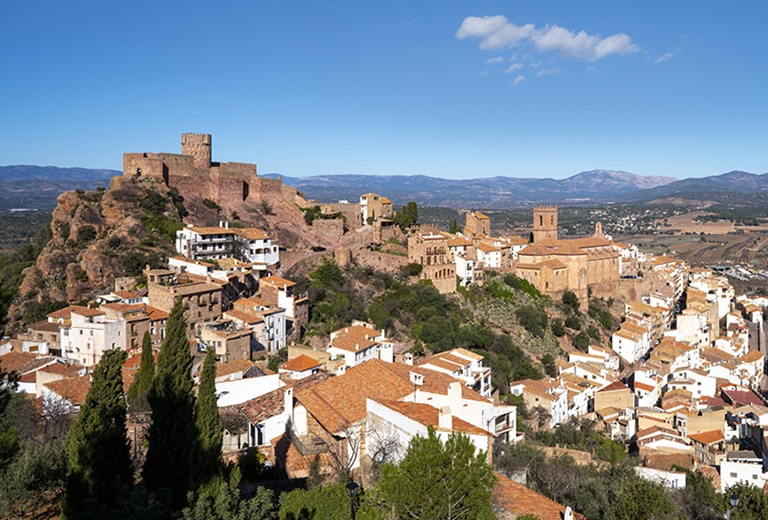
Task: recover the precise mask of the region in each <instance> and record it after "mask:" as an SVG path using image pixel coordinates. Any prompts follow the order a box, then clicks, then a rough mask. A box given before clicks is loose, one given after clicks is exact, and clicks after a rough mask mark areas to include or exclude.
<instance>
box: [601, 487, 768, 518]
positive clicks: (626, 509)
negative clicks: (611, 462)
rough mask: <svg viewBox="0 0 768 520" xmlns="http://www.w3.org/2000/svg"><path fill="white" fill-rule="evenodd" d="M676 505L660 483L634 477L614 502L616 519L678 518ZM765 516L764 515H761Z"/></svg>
mask: <svg viewBox="0 0 768 520" xmlns="http://www.w3.org/2000/svg"><path fill="white" fill-rule="evenodd" d="M676 513H677V505H676V504H675V502H674V501H673V500H672V497H671V496H670V495H669V493H668V492H667V490H666V489H665V488H664V486H662V485H661V484H657V483H655V482H650V481H648V480H645V479H642V478H636V479H633V480H632V481H630V482H629V484H628V485H627V486H626V487H625V489H624V491H622V493H621V494H620V495H619V497H618V500H617V502H616V509H615V518H616V520H647V519H649V518H659V519H662V518H669V519H672V518H679V516H678V515H676ZM762 518H765V517H762Z"/></svg>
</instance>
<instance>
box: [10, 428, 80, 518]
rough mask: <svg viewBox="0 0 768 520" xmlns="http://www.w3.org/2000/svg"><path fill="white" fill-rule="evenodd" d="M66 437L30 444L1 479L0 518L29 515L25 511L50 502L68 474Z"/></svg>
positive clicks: (62, 485)
mask: <svg viewBox="0 0 768 520" xmlns="http://www.w3.org/2000/svg"><path fill="white" fill-rule="evenodd" d="M67 442H68V441H67V438H66V437H61V438H58V439H55V440H53V441H52V442H47V443H45V444H39V445H38V444H37V443H29V444H28V445H27V446H26V447H25V449H24V450H23V451H21V452H20V453H19V455H18V456H17V457H16V458H15V459H13V461H12V462H11V464H10V465H9V466H8V468H7V469H6V470H5V471H4V472H3V474H2V478H0V517H2V518H26V517H25V516H24V513H25V512H29V511H34V510H37V509H39V508H42V507H44V506H45V505H46V504H47V505H50V500H51V496H56V495H57V494H58V493H59V492H60V491H61V489H62V488H63V487H64V482H65V479H66V476H67Z"/></svg>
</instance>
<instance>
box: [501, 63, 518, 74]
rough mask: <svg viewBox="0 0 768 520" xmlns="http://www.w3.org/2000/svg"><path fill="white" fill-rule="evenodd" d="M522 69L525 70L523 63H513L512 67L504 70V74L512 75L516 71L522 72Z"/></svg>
mask: <svg viewBox="0 0 768 520" xmlns="http://www.w3.org/2000/svg"><path fill="white" fill-rule="evenodd" d="M522 68H523V64H522V63H513V64H512V65H510V66H509V67H507V68H506V69H504V74H512V73H513V72H515V71H516V70H520V69H522Z"/></svg>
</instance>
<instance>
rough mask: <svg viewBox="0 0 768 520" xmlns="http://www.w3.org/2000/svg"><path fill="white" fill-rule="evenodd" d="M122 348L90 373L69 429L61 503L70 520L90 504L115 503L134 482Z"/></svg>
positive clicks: (103, 359)
mask: <svg viewBox="0 0 768 520" xmlns="http://www.w3.org/2000/svg"><path fill="white" fill-rule="evenodd" d="M125 355H126V354H125V352H124V351H122V350H108V351H106V352H105V353H104V355H103V356H102V358H101V361H99V363H98V365H96V366H95V367H94V369H93V371H92V372H91V378H92V381H91V388H90V390H88V395H87V396H86V398H85V403H83V405H82V406H81V407H80V413H79V414H78V417H77V421H76V422H75V424H74V425H72V429H71V430H70V438H69V445H68V447H67V451H68V453H69V473H68V474H67V483H66V489H65V494H64V501H63V503H62V512H63V514H64V516H65V517H66V518H79V517H81V515H82V514H83V512H84V511H85V510H86V509H87V508H88V507H90V506H89V504H90V503H91V502H93V503H96V504H103V505H107V506H110V505H113V504H115V503H116V501H117V494H118V489H119V488H121V487H122V486H129V485H130V484H131V483H132V477H133V466H132V465H131V456H130V448H129V446H128V439H127V436H126V433H127V429H126V425H125V408H126V406H125V398H124V394H123V377H122V365H123V362H124V361H125Z"/></svg>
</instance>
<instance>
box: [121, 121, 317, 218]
mask: <svg viewBox="0 0 768 520" xmlns="http://www.w3.org/2000/svg"><path fill="white" fill-rule="evenodd" d="M123 175H124V176H126V177H145V178H146V177H149V178H153V179H157V180H162V181H163V182H165V183H166V184H167V185H168V186H170V187H175V188H177V189H178V190H179V193H180V194H181V196H182V197H199V198H203V199H210V200H212V201H214V202H216V203H217V204H221V203H227V202H259V201H261V200H264V199H275V198H284V199H285V200H287V201H288V202H290V203H295V204H299V205H300V206H301V205H304V206H305V205H306V198H305V197H304V195H303V194H302V193H301V192H299V191H298V190H296V189H295V188H291V187H290V186H284V185H283V181H282V177H280V178H277V179H266V178H264V177H259V176H258V173H257V169H256V165H255V164H249V163H236V162H225V163H216V162H211V136H210V134H182V153H181V154H172V153H126V154H123Z"/></svg>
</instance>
